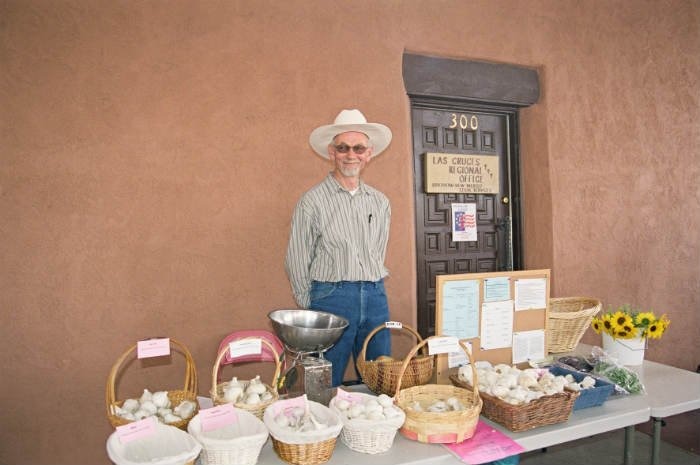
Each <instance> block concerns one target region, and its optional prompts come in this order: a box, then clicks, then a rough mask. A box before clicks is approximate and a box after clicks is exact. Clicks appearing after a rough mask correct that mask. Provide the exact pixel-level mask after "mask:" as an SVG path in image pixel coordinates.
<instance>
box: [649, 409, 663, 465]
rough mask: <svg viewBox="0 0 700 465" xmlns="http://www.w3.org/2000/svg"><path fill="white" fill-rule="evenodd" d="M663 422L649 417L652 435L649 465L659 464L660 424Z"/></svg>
mask: <svg viewBox="0 0 700 465" xmlns="http://www.w3.org/2000/svg"><path fill="white" fill-rule="evenodd" d="M662 422H663V420H661V418H658V417H651V424H652V430H651V431H652V434H653V438H652V441H651V465H658V464H659V455H660V453H661V423H662Z"/></svg>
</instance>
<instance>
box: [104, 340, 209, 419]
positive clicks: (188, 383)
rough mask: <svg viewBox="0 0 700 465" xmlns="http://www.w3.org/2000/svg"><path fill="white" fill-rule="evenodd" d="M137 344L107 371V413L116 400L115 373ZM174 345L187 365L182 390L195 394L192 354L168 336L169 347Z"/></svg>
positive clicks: (110, 411)
mask: <svg viewBox="0 0 700 465" xmlns="http://www.w3.org/2000/svg"><path fill="white" fill-rule="evenodd" d="M137 346H138V344H134V345H133V346H131V347H130V348H129V349H127V351H126V352H124V353H123V354H122V355H121V357H119V358H118V359H117V361H116V362H115V363H114V365H112V369H111V370H110V372H109V376H107V389H106V392H105V400H106V402H107V415H108V416H109V415H112V414H113V412H112V404H114V403H115V402H116V395H115V382H116V378H117V373H118V372H119V368H120V367H121V365H122V363H124V360H126V358H127V357H128V356H129V354H131V352H133V351H135V350H136V347H137ZM173 346H176V347H177V348H178V349H179V350H180V352H182V354H183V355H184V356H185V362H186V364H187V366H186V367H185V386H184V388H183V390H184V391H186V392H189V393H192V394H194V395H195V396H196V395H197V369H196V368H195V365H194V359H193V358H192V354H191V353H190V351H189V350H187V347H185V345H184V344H182V343H181V342H179V341H177V340H175V339H172V338H170V347H173Z"/></svg>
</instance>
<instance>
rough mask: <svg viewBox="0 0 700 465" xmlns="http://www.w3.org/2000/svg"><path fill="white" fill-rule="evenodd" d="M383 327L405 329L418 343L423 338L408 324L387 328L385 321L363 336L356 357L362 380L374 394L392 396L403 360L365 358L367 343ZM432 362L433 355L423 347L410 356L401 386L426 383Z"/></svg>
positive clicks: (431, 370) (430, 373) (431, 368)
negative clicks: (420, 351)
mask: <svg viewBox="0 0 700 465" xmlns="http://www.w3.org/2000/svg"><path fill="white" fill-rule="evenodd" d="M384 328H387V329H402V330H405V331H407V332H409V333H411V334H412V335H413V336H415V338H416V340H417V342H419V343H420V342H422V341H423V338H421V337H420V334H418V332H417V331H416V330H415V329H413V328H411V327H410V326H408V325H404V324H402V325H401V328H388V327H387V326H386V323H385V324H382V325H379V326H377V327H376V328H374V329H373V330H372V332H371V333H369V334H368V335H367V337H366V338H365V342H364V344H363V345H362V351H361V352H360V354H359V355H358V357H357V370H358V371H359V372H360V376H362V381H363V382H364V383H365V384H366V385H367V387H368V388H369V389H370V391H372V392H374V393H375V394H386V395H388V396H393V395H394V393H395V392H396V385H397V381H398V379H399V373H400V371H401V367H402V366H403V360H366V354H367V344H368V343H369V341H370V340H371V339H372V337H374V335H375V334H377V333H378V332H379V331H381V330H382V329H384ZM433 362H434V360H433V357H431V356H429V355H427V350H426V349H425V348H424V349H423V354H422V355H418V356H416V357H414V358H411V359H410V361H409V363H408V366H407V367H406V369H405V373H404V375H403V386H404V387H405V388H409V387H412V386H417V385H421V384H425V383H427V382H428V381H429V380H430V377H431V376H432V374H433Z"/></svg>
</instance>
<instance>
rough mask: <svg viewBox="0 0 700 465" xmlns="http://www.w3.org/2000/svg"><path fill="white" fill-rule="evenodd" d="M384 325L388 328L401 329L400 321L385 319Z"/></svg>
mask: <svg viewBox="0 0 700 465" xmlns="http://www.w3.org/2000/svg"><path fill="white" fill-rule="evenodd" d="M384 327H385V328H389V329H401V328H403V323H401V322H400V321H387V322H386V323H384Z"/></svg>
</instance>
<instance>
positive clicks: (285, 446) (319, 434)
mask: <svg viewBox="0 0 700 465" xmlns="http://www.w3.org/2000/svg"><path fill="white" fill-rule="evenodd" d="M278 402H285V401H278ZM306 402H307V403H308V407H309V409H310V410H311V413H312V414H313V415H314V416H315V417H316V418H317V419H318V421H319V422H322V423H325V424H326V427H325V428H322V429H320V430H316V431H308V432H306V433H294V432H289V431H286V430H284V429H283V428H281V427H280V426H279V425H277V424H276V423H275V420H274V418H275V415H276V414H277V411H276V408H275V404H272V405H271V406H270V407H268V408H267V409H266V410H265V414H264V415H263V422H264V423H265V426H267V429H268V430H269V431H270V438H271V439H272V448H273V450H274V451H275V453H276V454H277V455H278V456H279V458H280V459H282V460H284V461H285V462H287V463H291V464H294V465H317V464H320V463H324V462H327V461H328V460H330V458H331V455H333V450H334V449H335V443H336V440H337V439H338V435H339V434H340V430H341V429H342V428H343V424H342V423H341V421H340V417H338V415H337V414H336V413H335V412H333V411H332V410H331V409H330V408H328V407H326V406H325V405H323V404H320V403H318V402H314V401H311V400H307V401H306Z"/></svg>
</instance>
